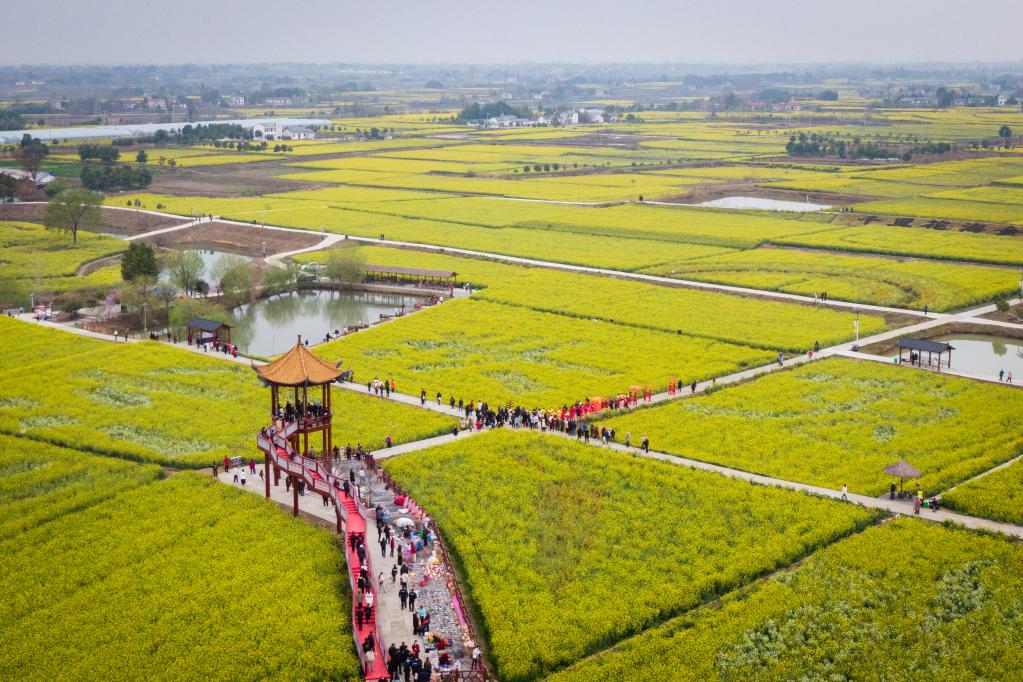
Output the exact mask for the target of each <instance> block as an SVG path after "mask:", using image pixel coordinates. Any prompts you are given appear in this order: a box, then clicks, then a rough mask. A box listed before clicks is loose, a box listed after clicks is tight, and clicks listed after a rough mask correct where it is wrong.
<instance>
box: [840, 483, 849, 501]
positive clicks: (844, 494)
mask: <svg viewBox="0 0 1023 682" xmlns="http://www.w3.org/2000/svg"><path fill="white" fill-rule="evenodd" d="M842 499H843V500H845V501H846V502H848V501H849V486H847V485H846V484H845V483H843V484H842Z"/></svg>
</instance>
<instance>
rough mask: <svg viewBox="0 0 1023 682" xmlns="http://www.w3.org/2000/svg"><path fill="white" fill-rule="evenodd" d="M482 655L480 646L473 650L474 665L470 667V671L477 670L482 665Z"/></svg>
mask: <svg viewBox="0 0 1023 682" xmlns="http://www.w3.org/2000/svg"><path fill="white" fill-rule="evenodd" d="M480 653H481V652H480V648H479V647H478V646H474V647H473V648H472V665H471V666H470V667H469V670H475V669H476V667H477V666H479V665H480Z"/></svg>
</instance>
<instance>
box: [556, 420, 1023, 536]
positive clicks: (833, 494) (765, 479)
mask: <svg viewBox="0 0 1023 682" xmlns="http://www.w3.org/2000/svg"><path fill="white" fill-rule="evenodd" d="M548 433H550V434H552V435H554V436H560V437H563V438H568V439H572V440H575V439H576V438H575V436H570V435H568V434H564V433H561V432H558V431H553V432H548ZM590 445H592V446H593V447H597V448H609V449H611V450H617V451H618V452H625V453H628V454H630V455H633V456H635V457H642V458H645V459H654V460H658V461H661V462H668V463H669V464H676V465H679V466H685V467H689V468H690V469H699V470H701V471H711V472H714V473H717V474H721V475H722V476H728V477H729V478H737V479H740V480H743V481H750V482H752V483H759V484H761V485H770V486H775V487H779V488H787V489H789V490H799V491H802V492H806V493H811V494H813V495H819V496H820V497H827V498H830V499H833V500H840V499H841V498H842V492H841V491H840V490H832V489H831V488H822V487H820V486H816V485H809V484H806V483H797V482H796V481H787V480H785V479H781V478H772V477H770V476H761V475H760V474H752V473H750V472H748V471H741V470H739V469H732V468H729V467H724V466H720V465H718V464H710V463H708V462H702V461H700V460H695V459H689V458H688V457H679V456H677V455H669V454H667V453H664V452H657V451H655V450H651V451H650V452H643V450H641V449H639V448H635V447H632V448H626V447H625V446H624V445H622V444H620V443H610V444H608V445H601V444H600V440H599V439H597V440H591V442H590ZM848 498H849V502H851V503H853V504H860V505H863V506H864V507H869V508H871V509H883V510H885V511H889V512H892V513H895V514H905V515H907V516H908V515H911V512H912V509H913V505H912V503H911V502H909V503H907V502H905V501H902V500H889V499H887V498H885V499H880V498H876V497H869V496H867V495H856V494H853V493H849V495H848ZM920 518H921V519H925V520H927V521H935V522H937V523H943V522H945V521H951V522H953V523H957V524H959V525H962V526H965V527H966V528H973V529H979V530H988V531H994V532H998V533H1004V534H1005V535H1010V536H1012V537H1017V538H1023V526H1017V525H1015V524H1011V523H1001V522H998V521H990V520H988V519H981V518H977V517H975V516H966V515H965V514H956V513H955V512H951V511H947V510H944V509H939V510H938V511H936V512H932V511H930V510H929V509H921V510H920Z"/></svg>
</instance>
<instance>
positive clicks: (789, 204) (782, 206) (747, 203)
mask: <svg viewBox="0 0 1023 682" xmlns="http://www.w3.org/2000/svg"><path fill="white" fill-rule="evenodd" d="M696 205H697V206H707V207H709V208H733V209H747V210H757V211H794V212H797V213H811V212H813V211H823V210H824V209H826V208H831V206H829V205H827V204H811V203H808V202H803V201H782V200H780V199H762V198H760V197H722V198H720V199H713V200H711V201H704V202H702V203H699V204H696Z"/></svg>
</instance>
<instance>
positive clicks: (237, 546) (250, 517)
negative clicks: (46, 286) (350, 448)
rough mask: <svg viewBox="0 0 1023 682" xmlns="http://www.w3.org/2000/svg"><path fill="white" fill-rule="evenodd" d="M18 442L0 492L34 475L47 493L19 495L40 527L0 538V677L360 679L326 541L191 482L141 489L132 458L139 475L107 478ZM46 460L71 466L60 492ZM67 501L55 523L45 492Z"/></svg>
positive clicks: (337, 561) (189, 476) (143, 470)
mask: <svg viewBox="0 0 1023 682" xmlns="http://www.w3.org/2000/svg"><path fill="white" fill-rule="evenodd" d="M14 440H16V441H18V442H20V443H21V447H20V448H19V447H17V445H16V444H15V443H12V441H11V440H10V439H5V442H4V445H5V448H4V451H5V452H4V455H3V458H4V460H3V461H4V468H3V472H2V477H0V485H3V486H4V488H5V489H6V488H7V487H8V485H12V486H14V485H18V484H19V483H28V482H29V481H28V480H26V477H33V478H34V479H37V480H39V482H40V483H41V484H42V488H41V491H42V492H41V494H40V495H39V497H38V498H34V499H33V498H29V499H24V498H23V499H21V500H19V501H18V506H19V509H20V510H22V511H23V512H24V511H31V510H32V508H35V509H36V511H35V515H36V517H37V518H38V519H39V520H40V522H39V523H37V524H36V525H35V526H34V527H23V528H22V529H21V530H20V532H18V533H17V534H15V535H7V534H6V533H5V534H4V539H3V540H2V541H0V550H2V551H3V556H4V562H3V567H2V568H0V577H2V579H3V581H4V584H5V585H6V586H7V589H8V594H7V598H6V599H4V604H3V606H2V607H0V636H3V638H4V641H5V642H6V644H5V654H4V656H3V657H2V660H0V676H2V677H3V678H5V679H20V680H52V679H58V678H60V679H77V680H108V679H111V678H115V677H123V676H124V675H125V671H131V676H132V677H164V678H166V677H172V678H178V679H185V678H188V679H192V678H196V677H200V678H206V679H228V678H235V679H237V678H248V677H251V676H252V675H253V673H254V671H258V672H257V673H256V675H257V676H258V677H266V678H271V677H293V678H306V679H309V678H317V679H353V678H355V677H357V676H358V672H359V661H358V659H357V658H356V656H355V651H354V647H353V643H352V639H351V634H350V629H351V624H350V623H349V616H348V614H349V613H350V607H349V599H350V597H349V596H348V595H346V594H345V588H346V581H345V577H344V571H345V568H344V565H343V563H342V555H341V553H340V551H339V550H338V548H337V545H336V541H335V540H334V538H333V537H332V534H330V533H328V532H325V531H323V530H320V529H316V528H313V527H311V526H308V525H306V524H305V523H303V522H302V521H301V520H298V519H292V518H288V517H287V516H286V515H284V514H282V513H280V512H278V511H277V510H276V509H275V508H274V507H275V505H273V504H272V503H270V502H267V501H265V500H262V499H259V498H257V497H256V496H254V495H250V494H249V493H246V492H242V491H239V490H234V489H232V488H229V487H228V486H224V485H221V484H219V483H217V482H215V481H213V480H212V479H210V478H203V477H200V476H199V475H198V474H194V473H187V472H186V473H181V474H178V475H176V476H174V477H173V478H171V479H169V480H162V481H156V482H150V483H146V482H145V479H147V478H152V468H151V467H141V466H138V465H135V464H130V463H128V464H127V466H130V467H135V468H136V469H137V470H138V472H137V473H136V474H134V475H133V474H130V473H128V472H121V474H120V478H115V476H117V474H115V472H114V471H112V470H111V465H110V464H109V463H108V462H107V461H97V459H96V458H94V457H90V456H88V455H81V454H80V453H78V454H79V455H80V456H78V457H74V456H71V455H68V454H66V453H67V452H68V451H62V452H59V451H56V450H54V449H47V448H44V449H42V450H40V448H39V447H38V444H37V443H34V442H32V441H27V440H25V439H14ZM50 456H52V457H53V458H52V460H50V462H52V464H49V463H47V459H48V458H49V457H50ZM51 467H60V468H64V469H67V468H69V467H75V468H77V469H79V471H80V473H78V474H76V475H74V478H72V479H69V480H68V481H67V483H66V485H63V486H62V485H61V479H60V478H59V477H57V476H51V477H50V478H49V481H48V482H47V481H45V480H44V477H46V475H47V474H46V470H47V469H48V468H51ZM19 470H21V471H20V473H19ZM53 473H54V474H56V470H54V472H53ZM12 476H13V479H12V478H11V477H12ZM131 478H135V479H136V480H135V484H134V486H132V485H131V483H130V481H129V480H126V479H131ZM90 479H91V480H90ZM110 485H116V487H117V489H108V490H106V491H105V492H106V495H105V497H106V498H107V499H103V497H104V495H103V494H102V493H99V492H97V493H93V494H92V495H91V498H92V499H89V500H85V499H82V496H83V494H84V492H83V490H82V488H83V487H84V486H91V487H92V488H93V489H94V490H95V489H96V488H101V489H102V488H106V487H108V486H110ZM19 487H20V486H19ZM21 489H22V490H24V488H21ZM65 492H66V493H68V494H70V495H74V496H76V498H78V500H79V502H80V504H81V505H82V508H80V509H77V510H76V509H74V508H73V507H71V506H67V507H66V508H65V510H64V511H65V513H63V514H60V515H52V510H53V507H52V503H53V502H54V499H53V498H54V497H55V496H58V497H59V496H60V495H61V494H62V493H65ZM6 494H7V495H9V494H10V492H9V491H8V492H7V493H6ZM86 505H88V506H86ZM44 515H51V516H50V519H49V520H48V521H47V522H42V517H43V516H44ZM5 525H9V524H5ZM55 558H59V564H60V565H59V569H58V570H55V566H54V559H55ZM289 607H290V608H289ZM253 642H265V643H266V646H254V645H253Z"/></svg>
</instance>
